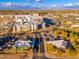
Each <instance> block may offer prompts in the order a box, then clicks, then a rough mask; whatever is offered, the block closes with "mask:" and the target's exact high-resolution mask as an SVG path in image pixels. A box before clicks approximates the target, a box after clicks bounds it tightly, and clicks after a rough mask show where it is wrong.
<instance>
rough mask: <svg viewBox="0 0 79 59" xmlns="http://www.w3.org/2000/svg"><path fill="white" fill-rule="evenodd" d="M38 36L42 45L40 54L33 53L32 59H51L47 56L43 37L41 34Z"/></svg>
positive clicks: (40, 45)
mask: <svg viewBox="0 0 79 59" xmlns="http://www.w3.org/2000/svg"><path fill="white" fill-rule="evenodd" d="M36 35H39V38H38V39H39V41H40V44H39V52H40V53H38V52H37V53H35V52H33V57H32V59H49V58H47V57H46V55H45V48H44V40H43V38H42V35H41V34H40V33H37V34H36ZM40 38H41V40H40Z"/></svg>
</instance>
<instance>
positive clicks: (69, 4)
mask: <svg viewBox="0 0 79 59" xmlns="http://www.w3.org/2000/svg"><path fill="white" fill-rule="evenodd" d="M64 6H74V4H73V3H68V4H64Z"/></svg>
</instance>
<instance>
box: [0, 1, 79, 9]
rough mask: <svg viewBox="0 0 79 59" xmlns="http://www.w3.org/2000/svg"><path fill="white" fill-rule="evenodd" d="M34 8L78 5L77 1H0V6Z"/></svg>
mask: <svg viewBox="0 0 79 59" xmlns="http://www.w3.org/2000/svg"><path fill="white" fill-rule="evenodd" d="M16 5H19V6H27V5H28V6H34V7H47V8H51V7H62V6H73V5H79V0H0V6H1V7H2V6H3V7H13V6H16Z"/></svg>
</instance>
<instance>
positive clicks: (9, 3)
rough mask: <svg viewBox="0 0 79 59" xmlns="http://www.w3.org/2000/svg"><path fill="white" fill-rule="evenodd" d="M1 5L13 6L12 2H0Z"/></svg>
mask: <svg viewBox="0 0 79 59" xmlns="http://www.w3.org/2000/svg"><path fill="white" fill-rule="evenodd" d="M0 5H1V6H12V2H6V3H0Z"/></svg>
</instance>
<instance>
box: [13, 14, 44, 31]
mask: <svg viewBox="0 0 79 59" xmlns="http://www.w3.org/2000/svg"><path fill="white" fill-rule="evenodd" d="M39 24H41V26H42V28H44V27H45V23H44V22H43V20H42V19H40V16H39V18H38V17H36V16H33V15H15V19H14V25H13V32H24V31H34V30H38V25H39Z"/></svg>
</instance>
